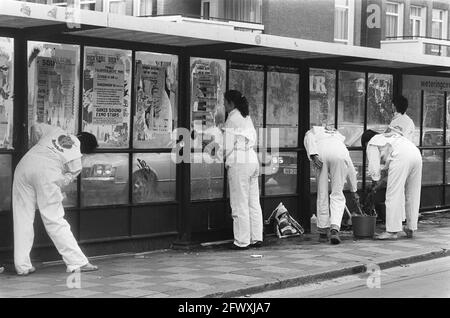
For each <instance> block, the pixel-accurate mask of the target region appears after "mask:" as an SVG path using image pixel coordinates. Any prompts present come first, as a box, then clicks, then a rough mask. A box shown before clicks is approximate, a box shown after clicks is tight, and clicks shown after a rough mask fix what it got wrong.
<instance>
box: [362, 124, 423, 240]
mask: <svg viewBox="0 0 450 318" xmlns="http://www.w3.org/2000/svg"><path fill="white" fill-rule="evenodd" d="M361 144H362V145H363V148H367V150H366V153H367V160H368V174H369V176H370V177H371V178H372V180H373V182H374V183H375V187H377V184H376V183H377V182H381V180H380V178H381V171H382V170H387V172H388V173H387V176H388V177H387V187H386V232H384V233H382V234H380V235H378V236H377V239H380V240H388V239H397V233H398V232H400V231H402V230H403V231H404V232H405V233H406V235H407V237H408V238H412V237H413V233H414V231H416V230H417V222H418V218H419V206H420V190H421V185H422V156H421V154H420V151H419V149H418V148H417V147H416V146H415V145H414V144H413V143H412V142H411V141H409V140H408V139H407V138H405V137H404V136H402V135H400V134H399V133H396V132H394V131H391V132H389V133H383V134H378V133H377V132H374V131H372V130H368V131H366V132H364V134H363V136H362V138H361ZM403 215H406V227H402V221H403Z"/></svg>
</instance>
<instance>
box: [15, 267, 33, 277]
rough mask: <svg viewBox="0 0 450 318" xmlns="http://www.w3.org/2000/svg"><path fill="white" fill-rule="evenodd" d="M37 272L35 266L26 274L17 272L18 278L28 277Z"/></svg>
mask: <svg viewBox="0 0 450 318" xmlns="http://www.w3.org/2000/svg"><path fill="white" fill-rule="evenodd" d="M35 271H36V268H35V267H34V266H31V268H30V269H29V270H27V271H25V272H17V275H18V276H28V275H30V274H33V273H34V272H35Z"/></svg>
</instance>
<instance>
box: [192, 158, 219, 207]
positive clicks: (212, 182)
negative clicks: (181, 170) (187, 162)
mask: <svg viewBox="0 0 450 318" xmlns="http://www.w3.org/2000/svg"><path fill="white" fill-rule="evenodd" d="M191 156H192V157H194V158H193V160H194V161H195V162H197V163H191V200H207V199H220V198H223V186H224V185H223V182H224V181H223V175H224V165H223V164H222V163H209V162H207V161H206V158H202V157H205V156H209V155H208V154H204V153H199V152H195V153H192V154H191ZM197 160H200V161H197ZM201 160H204V161H203V162H201Z"/></svg>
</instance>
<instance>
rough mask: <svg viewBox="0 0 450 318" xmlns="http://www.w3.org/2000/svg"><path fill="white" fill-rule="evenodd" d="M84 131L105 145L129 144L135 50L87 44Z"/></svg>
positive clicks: (118, 145) (84, 78) (118, 146)
mask: <svg viewBox="0 0 450 318" xmlns="http://www.w3.org/2000/svg"><path fill="white" fill-rule="evenodd" d="M84 61H85V66H84V72H83V131H87V132H90V133H92V134H94V135H96V137H97V140H98V143H99V146H100V147H103V148H126V147H128V138H129V107H130V106H129V105H130V90H129V85H130V82H131V51H124V50H114V49H102V48H91V47H86V49H85V59H84Z"/></svg>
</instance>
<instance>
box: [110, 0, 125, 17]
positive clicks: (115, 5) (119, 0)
mask: <svg viewBox="0 0 450 318" xmlns="http://www.w3.org/2000/svg"><path fill="white" fill-rule="evenodd" d="M106 12H109V13H116V14H123V15H125V14H126V12H127V1H126V0H107V1H106Z"/></svg>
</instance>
